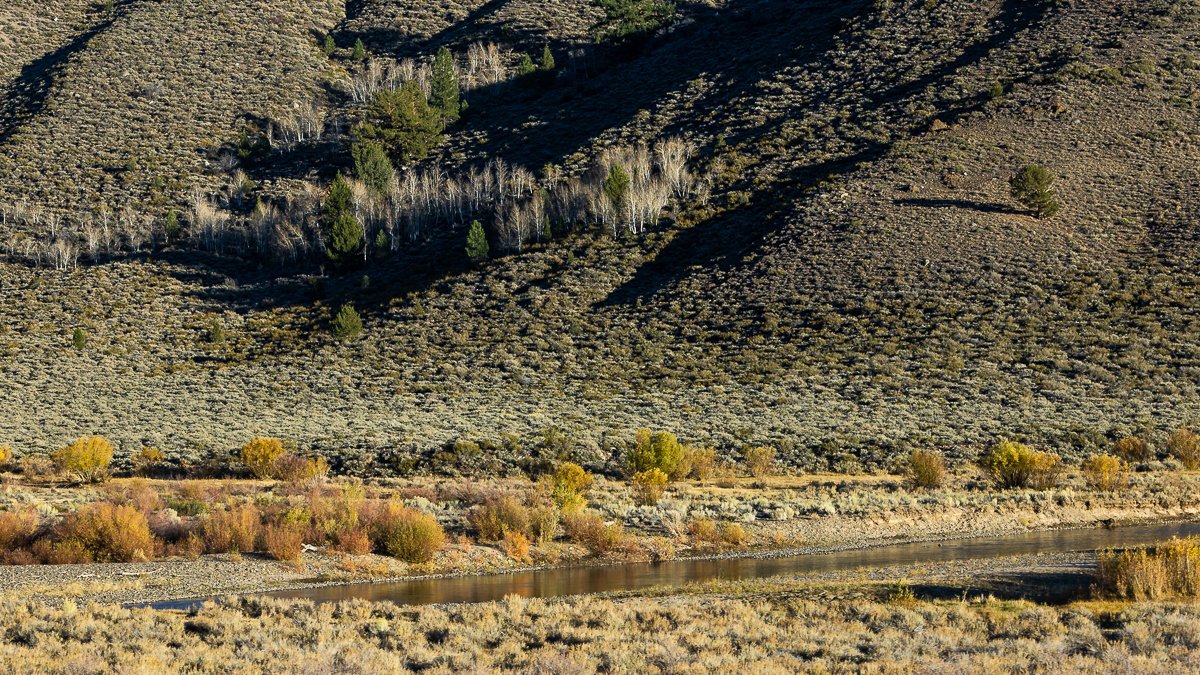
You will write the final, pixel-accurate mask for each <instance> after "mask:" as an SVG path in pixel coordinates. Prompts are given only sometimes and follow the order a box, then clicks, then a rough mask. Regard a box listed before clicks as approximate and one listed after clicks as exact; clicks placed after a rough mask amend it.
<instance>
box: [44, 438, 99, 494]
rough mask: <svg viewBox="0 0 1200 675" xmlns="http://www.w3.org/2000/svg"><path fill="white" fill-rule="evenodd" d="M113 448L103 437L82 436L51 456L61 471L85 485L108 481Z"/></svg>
mask: <svg viewBox="0 0 1200 675" xmlns="http://www.w3.org/2000/svg"><path fill="white" fill-rule="evenodd" d="M112 456H113V446H112V443H109V442H108V439H106V438H104V437H103V436H81V437H80V438H79V439H78V440H76V441H75V442H74V443H72V444H70V445H68V446H67V447H65V448H62V449H61V450H59V451H57V452H55V453H54V454H53V455H51V459H53V460H54V464H55V466H57V467H58V470H59V471H62V472H64V473H66V474H68V475H71V476H73V477H74V478H75V479H77V480H80V481H83V482H85V483H99V482H101V481H104V480H107V479H108V464H109V462H111V461H112Z"/></svg>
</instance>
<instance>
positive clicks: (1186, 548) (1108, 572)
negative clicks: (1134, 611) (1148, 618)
mask: <svg viewBox="0 0 1200 675" xmlns="http://www.w3.org/2000/svg"><path fill="white" fill-rule="evenodd" d="M1096 591H1097V594H1100V595H1107V596H1115V597H1118V598H1122V599H1131V600H1139V601H1140V600H1158V599H1161V598H1167V597H1184V598H1194V597H1196V596H1197V595H1198V594H1200V539H1196V538H1195V537H1188V538H1186V539H1180V538H1174V539H1171V541H1169V542H1166V543H1164V544H1159V545H1157V546H1153V547H1142V548H1136V549H1130V550H1126V551H1105V552H1102V553H1101V554H1100V560H1099V563H1098V564H1097V568H1096Z"/></svg>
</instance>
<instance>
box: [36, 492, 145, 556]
mask: <svg viewBox="0 0 1200 675" xmlns="http://www.w3.org/2000/svg"><path fill="white" fill-rule="evenodd" d="M58 540H59V542H60V543H62V544H65V545H67V546H75V547H78V549H79V550H81V551H84V552H86V554H87V557H88V558H89V559H90V560H94V561H96V562H134V561H141V560H149V559H150V558H151V557H153V556H154V549H155V540H154V535H153V534H151V533H150V525H149V524H148V523H147V522H146V515H145V514H143V513H142V512H141V511H138V510H137V509H135V508H133V507H132V506H127V505H122V506H118V505H116V504H112V503H109V502H97V503H95V504H91V505H88V506H85V507H83V508H81V509H79V510H78V511H76V512H74V513H72V514H70V515H68V516H67V518H66V520H65V521H63V523H62V525H61V526H59V529H58Z"/></svg>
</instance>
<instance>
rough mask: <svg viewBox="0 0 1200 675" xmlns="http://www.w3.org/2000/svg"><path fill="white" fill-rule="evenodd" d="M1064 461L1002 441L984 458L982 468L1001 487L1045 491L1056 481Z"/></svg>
mask: <svg viewBox="0 0 1200 675" xmlns="http://www.w3.org/2000/svg"><path fill="white" fill-rule="evenodd" d="M1061 461H1062V458H1060V457H1059V456H1058V455H1056V454H1053V453H1049V452H1035V451H1034V450H1033V449H1031V448H1030V447H1029V446H1027V445H1024V444H1022V443H1017V442H1014V441H1001V442H1000V443H998V444H997V445H996V446H995V447H993V448H992V449H991V451H989V452H988V453H987V455H985V456H984V458H983V461H982V465H983V468H984V469H985V470H986V471H987V472H988V473H989V474H991V476H992V478H993V480H995V481H996V484H997V485H999V486H1000V487H1005V488H1024V487H1033V488H1038V489H1045V488H1048V487H1052V486H1053V485H1054V484H1055V483H1056V482H1057V480H1058V475H1059V472H1060V470H1061V466H1060V464H1061Z"/></svg>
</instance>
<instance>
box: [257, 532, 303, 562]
mask: <svg viewBox="0 0 1200 675" xmlns="http://www.w3.org/2000/svg"><path fill="white" fill-rule="evenodd" d="M263 543H264V544H265V545H266V549H267V553H269V554H270V555H271V557H272V558H274V559H276V560H285V561H287V562H299V561H300V555H301V553H302V552H303V551H304V537H303V535H302V534H301V532H300V528H299V527H297V526H296V525H293V524H288V523H281V524H278V525H268V526H267V527H266V528H265V529H264V530H263Z"/></svg>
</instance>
